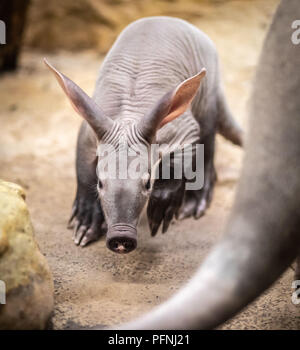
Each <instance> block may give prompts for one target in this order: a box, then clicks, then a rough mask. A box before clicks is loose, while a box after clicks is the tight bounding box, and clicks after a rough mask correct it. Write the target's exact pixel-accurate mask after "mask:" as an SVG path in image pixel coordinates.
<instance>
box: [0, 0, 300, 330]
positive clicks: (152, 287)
mask: <svg viewBox="0 0 300 350" xmlns="http://www.w3.org/2000/svg"><path fill="white" fill-rule="evenodd" d="M253 3H254V2H247V1H243V4H241V3H240V2H237V1H234V2H232V3H229V4H227V5H226V4H220V5H218V6H216V11H215V12H214V13H213V14H211V15H210V16H208V17H204V18H201V21H199V23H197V25H199V27H201V28H202V29H203V30H204V31H206V32H207V33H208V34H209V35H210V36H211V37H212V39H213V40H214V41H215V43H216V45H217V48H218V50H219V53H220V56H221V62H222V66H223V71H224V81H225V87H226V94H227V96H228V100H229V104H230V106H231V108H232V110H233V112H234V114H235V116H236V118H237V119H238V120H239V121H240V123H241V124H242V125H243V127H244V128H245V130H247V127H246V122H245V119H246V117H245V116H246V101H247V99H248V97H249V92H250V86H251V79H252V76H253V72H254V69H255V65H256V62H257V58H258V52H259V50H260V47H261V43H262V39H263V36H264V34H265V31H266V29H267V24H268V23H269V19H270V16H271V14H272V11H273V10H274V8H275V4H276V3H277V1H258V2H257V1H256V3H257V4H258V7H257V8H255V7H254V6H253ZM232 18H235V20H234V21H233V20H232ZM44 55H45V54H42V53H32V52H31V53H30V52H28V51H25V52H24V54H23V56H22V62H21V68H20V70H19V72H18V73H17V74H16V75H6V76H4V77H3V78H1V80H0V113H1V124H0V125H1V126H0V128H1V139H0V160H1V170H0V178H2V179H4V180H7V181H12V182H17V183H19V184H21V185H22V186H23V187H24V188H25V189H26V192H27V203H28V206H29V209H30V213H31V217H32V221H33V225H34V229H35V235H36V238H37V241H38V243H39V246H40V248H41V250H42V252H43V253H44V254H45V255H46V258H47V260H48V262H49V264H50V267H51V269H52V271H53V276H54V283H55V310H54V316H53V328H54V329H66V328H80V327H94V326H100V327H101V326H107V325H114V324H118V323H119V322H124V321H128V320H130V319H132V318H133V317H135V316H137V315H140V314H142V313H144V312H145V311H148V310H150V309H151V308H153V307H154V306H155V305H158V304H160V303H161V302H163V301H164V300H166V299H167V298H168V297H170V296H171V295H172V294H173V293H174V292H175V291H176V290H178V288H179V287H180V286H182V285H183V284H184V283H185V282H186V281H187V280H188V279H189V278H190V277H191V276H192V275H193V273H194V271H195V270H196V269H197V267H198V266H199V264H200V263H201V261H202V260H203V259H204V258H205V256H206V255H207V253H208V252H209V250H210V249H211V247H212V246H213V244H214V243H215V242H216V241H217V240H218V239H219V237H220V236H221V234H222V231H223V229H224V225H225V222H226V219H227V217H228V214H229V211H230V208H231V205H232V201H233V196H234V192H235V189H236V183H237V180H238V177H239V170H240V167H241V161H242V156H243V152H242V150H240V149H238V148H237V147H234V146H232V145H231V144H229V143H228V142H227V141H225V140H223V139H222V138H221V137H218V140H217V156H216V167H217V172H218V178H219V180H218V183H217V186H216V189H215V195H214V200H213V204H212V206H211V208H210V209H209V211H208V212H207V215H205V217H203V218H201V219H200V220H199V221H195V220H193V219H189V220H185V221H182V222H176V223H175V224H173V225H172V226H171V227H170V229H169V231H168V232H167V233H166V234H164V235H162V234H161V233H159V234H158V235H157V236H156V237H154V238H151V237H150V233H149V230H148V227H147V222H146V218H145V216H143V218H142V220H141V224H140V227H139V234H138V235H139V238H138V248H137V249H136V251H134V252H133V253H131V254H129V255H126V256H120V255H116V254H114V253H112V252H110V251H108V250H107V248H106V247H105V240H104V239H102V240H100V241H98V242H96V243H94V244H92V245H90V246H88V247H86V248H79V247H77V246H75V245H74V244H73V242H72V239H71V236H72V232H71V231H69V230H67V228H66V226H67V220H68V217H69V214H70V209H71V205H72V201H73V198H74V194H75V170H74V156H75V143H76V136H77V131H78V128H79V124H80V117H78V116H77V115H76V114H75V113H74V112H73V110H72V109H71V107H70V106H69V104H68V102H67V101H66V98H65V97H64V96H63V94H62V91H61V89H60V87H59V86H58V85H57V82H56V81H55V80H54V78H53V76H52V74H51V73H50V72H49V71H48V70H47V69H46V68H45V66H44V65H43V63H42V58H43V56H44ZM47 57H48V59H49V61H50V62H51V63H53V64H55V65H56V67H58V68H59V69H60V70H61V71H62V72H64V73H65V74H66V75H68V76H69V77H71V78H72V79H73V80H74V81H76V82H77V83H78V84H79V85H80V86H81V87H82V88H84V89H85V90H86V91H87V92H88V93H89V94H91V93H92V91H93V85H94V83H95V79H96V74H97V72H98V69H99V66H100V62H101V60H102V57H99V56H97V55H96V54H95V53H93V52H84V53H80V54H70V53H63V52H61V53H59V54H56V55H47ZM250 141H251V140H250ZM252 141H255V140H252ZM271 243H272V242H270V244H271ZM253 263H255V262H253ZM292 279H293V271H292V269H289V270H288V271H287V272H286V273H285V274H284V275H283V277H282V278H281V279H280V280H279V281H277V282H276V284H275V285H274V286H273V287H272V288H271V289H270V290H269V291H267V292H266V293H265V294H264V295H263V296H261V297H260V298H259V299H258V300H257V301H256V302H255V303H254V304H252V305H251V306H250V307H248V308H247V309H246V310H244V311H243V312H242V313H241V314H240V315H238V316H237V317H235V318H234V319H233V320H231V321H229V322H227V323H226V324H225V325H223V326H222V328H223V329H300V317H299V314H300V313H299V310H300V306H299V305H298V306H295V305H293V304H292V303H291V294H292V288H291V284H292ZM217 287H218V286H216V288H217ZM199 303H201V300H199Z"/></svg>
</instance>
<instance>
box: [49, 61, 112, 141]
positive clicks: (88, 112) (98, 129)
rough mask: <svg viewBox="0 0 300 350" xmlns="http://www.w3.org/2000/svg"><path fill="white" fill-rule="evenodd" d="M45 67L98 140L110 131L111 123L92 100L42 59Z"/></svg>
mask: <svg viewBox="0 0 300 350" xmlns="http://www.w3.org/2000/svg"><path fill="white" fill-rule="evenodd" d="M44 62H45V64H46V66H47V67H48V68H49V69H50V70H51V71H52V72H53V73H54V75H55V77H56V79H57V81H58V82H59V85H60V86H61V87H62V89H63V91H64V92H65V94H66V95H67V97H68V98H69V100H70V102H71V105H72V106H73V108H74V109H75V111H76V112H77V113H78V114H80V115H81V116H82V117H83V118H84V119H85V120H86V121H87V122H88V123H89V125H90V126H91V127H92V129H93V130H94V131H95V133H96V135H97V137H98V138H99V139H100V138H101V137H102V136H103V134H104V133H105V132H106V131H108V130H110V128H111V127H112V125H113V121H112V120H111V119H110V118H108V117H107V116H105V115H104V112H103V111H102V110H101V108H100V107H99V106H98V105H97V104H96V103H95V101H94V100H92V99H91V98H90V97H89V96H88V95H87V94H86V93H85V92H84V91H83V90H82V89H81V88H80V87H79V86H78V85H77V84H75V83H74V82H73V81H72V80H71V79H69V78H68V77H66V76H65V75H64V74H62V73H60V72H59V71H58V70H57V69H56V68H54V67H53V66H52V65H51V64H50V63H49V62H48V61H47V60H46V58H44Z"/></svg>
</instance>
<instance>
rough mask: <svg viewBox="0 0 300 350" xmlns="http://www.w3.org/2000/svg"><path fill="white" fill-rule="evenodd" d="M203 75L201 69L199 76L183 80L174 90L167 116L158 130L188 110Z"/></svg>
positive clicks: (203, 71) (203, 70) (203, 72)
mask: <svg viewBox="0 0 300 350" xmlns="http://www.w3.org/2000/svg"><path fill="white" fill-rule="evenodd" d="M205 73H206V70H205V69H202V71H201V72H200V73H199V74H197V75H195V76H194V77H191V78H189V79H187V80H185V81H184V82H182V83H181V84H179V85H178V87H177V88H176V90H175V94H174V95H173V97H172V101H171V108H170V111H169V113H168V115H167V116H166V117H165V118H164V119H163V120H162V121H161V123H160V125H159V128H161V127H162V126H164V125H165V124H167V123H169V122H171V121H172V120H174V119H176V118H177V117H179V116H180V115H181V114H183V113H184V112H185V111H186V110H187V109H188V107H189V105H190V104H191V102H192V101H193V99H194V97H195V96H196V93H197V91H198V88H199V85H200V82H201V80H202V78H203V77H204V76H205Z"/></svg>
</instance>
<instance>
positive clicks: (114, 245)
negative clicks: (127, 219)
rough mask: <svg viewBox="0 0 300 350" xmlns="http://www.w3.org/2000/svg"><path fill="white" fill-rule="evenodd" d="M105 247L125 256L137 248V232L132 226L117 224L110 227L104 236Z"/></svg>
mask: <svg viewBox="0 0 300 350" xmlns="http://www.w3.org/2000/svg"><path fill="white" fill-rule="evenodd" d="M106 246H107V248H108V249H110V250H111V251H113V252H114V253H118V254H127V253H130V252H132V251H133V250H134V249H135V248H136V247H137V231H136V228H135V227H134V226H133V225H130V224H124V223H118V224H114V225H112V226H110V227H109V228H108V231H107V235H106Z"/></svg>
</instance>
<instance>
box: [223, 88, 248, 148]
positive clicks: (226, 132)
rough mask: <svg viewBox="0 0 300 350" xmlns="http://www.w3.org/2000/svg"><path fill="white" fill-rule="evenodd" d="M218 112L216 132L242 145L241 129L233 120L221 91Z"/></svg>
mask: <svg viewBox="0 0 300 350" xmlns="http://www.w3.org/2000/svg"><path fill="white" fill-rule="evenodd" d="M218 114H219V118H218V132H219V133H220V134H221V135H222V136H224V137H225V138H226V139H228V140H229V141H231V142H232V143H233V144H235V145H238V146H241V147H242V146H243V143H244V142H243V141H244V140H243V138H244V135H243V130H242V128H241V127H240V126H239V124H238V123H237V122H236V121H235V120H234V118H233V116H232V114H231V111H230V109H229V106H228V104H227V102H226V100H225V96H224V94H223V91H221V92H220V94H219V101H218Z"/></svg>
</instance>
